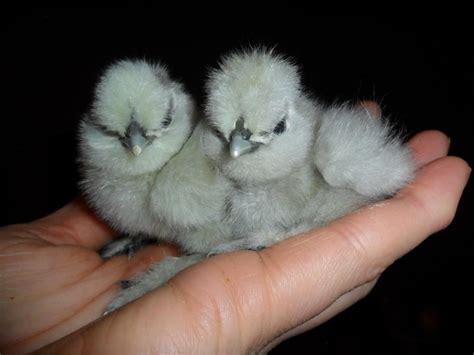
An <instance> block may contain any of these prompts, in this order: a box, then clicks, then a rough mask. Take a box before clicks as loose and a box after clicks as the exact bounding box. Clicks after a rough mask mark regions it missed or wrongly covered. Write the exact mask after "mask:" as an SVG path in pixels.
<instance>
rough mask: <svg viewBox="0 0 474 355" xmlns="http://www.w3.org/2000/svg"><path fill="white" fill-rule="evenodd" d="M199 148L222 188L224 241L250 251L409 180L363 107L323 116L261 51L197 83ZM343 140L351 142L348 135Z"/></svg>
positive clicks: (287, 66)
mask: <svg viewBox="0 0 474 355" xmlns="http://www.w3.org/2000/svg"><path fill="white" fill-rule="evenodd" d="M207 93H208V97H207V103H206V114H207V118H208V120H209V126H210V127H213V129H210V130H208V131H207V132H206V134H205V136H204V141H203V142H204V150H205V152H206V154H207V155H208V156H209V157H210V159H212V160H213V161H214V163H215V164H216V165H217V166H218V168H219V170H220V171H221V172H222V173H223V174H224V175H225V176H226V177H228V178H229V180H231V181H232V183H233V185H234V190H233V192H232V193H231V195H230V197H229V198H228V204H227V208H226V213H227V217H226V218H227V220H228V222H229V224H230V225H231V226H232V231H233V237H234V239H233V241H231V242H224V243H223V244H221V245H220V246H218V247H217V248H214V249H213V250H212V251H211V254H215V253H222V252H226V251H232V250H236V249H259V248H262V247H266V246H268V245H271V244H273V243H275V242H277V241H280V240H282V239H285V238H287V237H289V236H292V235H295V234H298V233H301V232H303V231H306V230H308V229H311V228H314V227H318V226H321V225H323V224H325V223H328V222H329V221H331V220H334V219H335V218H338V217H340V216H342V215H344V214H347V213H348V212H350V211H353V210H355V209H357V208H359V207H361V206H364V205H367V204H368V203H370V202H373V201H376V200H379V199H382V198H384V197H386V196H387V195H390V194H392V193H394V192H396V191H397V190H398V189H400V188H401V187H402V186H403V185H404V184H405V183H407V182H408V181H410V179H411V177H412V175H413V171H414V166H413V162H412V159H411V156H410V152H409V149H408V148H407V147H406V146H404V145H403V144H402V142H401V140H400V139H398V138H397V137H395V136H392V134H391V130H390V129H389V127H388V126H387V125H385V124H384V123H382V121H381V120H378V121H377V120H376V119H374V118H372V117H370V114H369V113H368V112H367V111H365V110H362V109H360V110H358V109H355V108H349V107H345V106H343V107H335V108H330V109H326V108H324V107H322V106H321V105H320V104H319V103H318V102H317V101H316V100H314V99H312V98H310V97H309V96H308V95H307V94H306V93H305V92H304V90H303V88H302V85H301V78H300V74H299V71H298V68H297V67H296V66H295V65H294V64H293V63H291V62H290V61H289V60H287V59H285V58H284V57H282V56H281V55H277V54H275V53H274V52H273V51H271V50H265V49H257V50H250V51H244V52H238V53H233V54H231V55H229V56H227V57H226V58H224V59H223V60H222V62H221V64H220V67H219V69H217V70H215V71H213V72H212V73H211V74H210V77H209V80H208V83H207ZM351 135H352V136H351Z"/></svg>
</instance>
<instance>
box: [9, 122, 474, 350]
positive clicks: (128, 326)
mask: <svg viewBox="0 0 474 355" xmlns="http://www.w3.org/2000/svg"><path fill="white" fill-rule="evenodd" d="M410 145H411V147H412V149H413V151H414V153H415V158H416V161H417V163H418V166H419V167H420V170H419V172H418V174H417V176H416V179H415V181H414V182H413V183H412V184H410V185H409V186H408V187H406V188H405V189H403V190H402V191H401V192H400V193H399V194H397V196H395V197H394V198H392V199H390V200H387V201H384V202H383V203H380V204H377V205H376V206H369V207H368V208H365V209H363V210H361V211H358V212H355V213H353V214H351V215H348V216H345V217H343V218H341V219H340V220H337V221H335V222H333V223H331V224H330V225H328V226H325V227H323V228H320V229H317V230H313V231H309V232H307V233H305V234H303V235H301V236H298V237H295V238H290V239H288V240H285V241H283V242H281V243H279V244H277V245H275V246H273V247H271V248H268V249H265V250H263V251H239V252H233V253H229V254H224V255H219V256H216V257H212V258H210V259H208V260H206V261H204V262H201V263H199V264H197V265H195V266H193V267H191V268H189V269H187V270H186V271H184V272H182V273H180V274H179V275H177V276H176V277H175V278H174V279H173V280H171V281H170V282H168V283H167V284H166V285H164V286H163V287H161V288H159V289H157V290H155V291H153V292H150V293H149V294H147V295H145V296H144V297H142V298H140V299H138V300H136V301H134V302H133V303H130V304H128V305H127V306H125V307H123V308H121V309H119V310H118V311H116V312H114V313H111V314H110V315H108V316H106V317H104V318H101V319H99V320H97V319H98V318H100V317H101V314H102V312H103V310H104V309H105V306H106V305H107V304H108V302H110V300H111V299H112V298H113V296H114V294H115V292H116V291H117V286H116V285H117V281H119V280H122V279H125V278H127V277H128V276H130V275H132V274H134V273H135V272H136V271H138V270H141V269H144V268H146V266H147V265H149V264H150V263H151V262H153V261H156V260H159V259H161V258H162V257H164V256H166V255H169V254H173V253H175V251H174V250H173V249H172V248H171V247H158V246H153V247H149V248H147V249H145V250H143V251H141V252H139V253H138V254H137V255H135V256H134V257H133V258H132V259H130V260H128V259H127V257H126V256H123V257H116V258H112V259H110V260H107V261H104V260H102V259H101V258H100V257H99V255H98V254H97V253H96V250H98V249H99V248H100V247H101V246H102V245H104V244H105V243H106V242H108V241H109V240H110V239H111V238H112V237H113V234H112V232H111V231H110V230H108V229H107V227H105V226H104V225H103V224H102V223H101V222H99V221H98V220H97V219H96V218H95V217H94V216H93V214H92V213H91V212H90V211H89V210H88V209H87V208H86V207H85V206H84V205H83V204H82V203H80V202H73V203H71V204H69V205H68V206H66V207H65V208H63V209H62V210H59V211H58V212H56V213H54V214H53V215H51V216H49V217H46V218H44V219H42V220H38V221H35V222H32V223H30V224H25V225H16V226H7V227H4V228H2V229H1V230H0V285H1V287H0V314H2V317H1V318H0V329H2V333H1V335H0V350H1V351H2V353H21V352H26V351H32V350H35V349H38V348H40V347H42V346H46V345H48V344H49V345H48V346H46V347H45V348H42V349H40V350H39V353H55V354H56V353H65V354H71V353H80V352H82V353H88V354H96V353H97V354H104V353H111V354H112V353H113V354H119V353H145V352H146V353H148V352H154V351H155V352H156V351H158V350H159V352H162V353H168V352H171V351H174V352H182V353H191V352H193V353H229V352H232V353H248V352H258V351H262V352H265V351H267V350H268V349H270V348H271V347H273V346H275V345H276V344H278V343H279V342H281V341H282V340H284V339H285V338H288V337H290V336H292V335H295V334H298V333H300V332H302V331H304V330H307V329H309V328H312V327H315V326H317V325H318V324H321V323H322V322H324V321H325V320H327V319H329V318H331V317H333V316H334V315H336V314H337V313H339V312H340V311H342V310H344V309H346V308H348V307H349V306H350V305H352V304H354V303H355V302H357V301H358V300H359V299H361V298H363V297H364V296H365V295H366V294H367V293H368V292H369V291H370V290H371V289H372V287H373V286H374V284H375V282H376V280H377V278H378V276H379V275H380V274H381V272H383V271H384V270H385V268H386V267H388V266H389V265H390V264H391V263H393V262H394V261H395V260H396V259H398V258H399V257H401V256H402V255H404V254H405V253H407V252H409V251H410V250H412V249H413V248H415V247H416V246H417V245H418V244H420V243H421V242H422V241H423V240H424V239H426V238H427V237H428V236H429V235H430V234H432V233H434V232H436V231H438V230H440V229H442V228H444V227H446V226H447V225H448V224H449V223H450V222H451V220H452V218H453V217H454V213H455V211H456V207H457V204H458V202H459V199H460V196H461V194H462V191H463V188H464V186H465V184H466V183H467V180H468V177H469V173H470V168H469V167H468V166H467V164H466V163H465V162H464V161H463V160H461V159H459V158H455V157H446V155H447V151H448V146H449V140H448V139H447V137H446V136H445V135H443V134H442V133H440V132H435V131H428V132H423V133H420V134H418V135H417V136H415V137H414V138H413V139H412V140H411V141H410ZM390 226H394V228H391V227H390ZM95 320H97V321H95ZM94 321H95V322H94ZM86 325H87V326H86ZM84 326H85V327H84ZM73 332H74V333H73ZM70 333H72V334H70ZM68 334H70V335H69V336H66V335H68ZM63 337H64V338H63ZM60 338H63V339H60ZM58 339H60V340H59V341H56V340H58ZM53 342H54V343H53ZM51 343H53V344H51Z"/></svg>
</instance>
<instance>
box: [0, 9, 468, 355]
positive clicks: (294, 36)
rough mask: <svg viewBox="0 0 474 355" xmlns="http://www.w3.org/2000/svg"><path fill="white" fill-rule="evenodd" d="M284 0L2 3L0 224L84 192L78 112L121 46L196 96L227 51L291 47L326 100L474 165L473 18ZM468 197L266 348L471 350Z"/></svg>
mask: <svg viewBox="0 0 474 355" xmlns="http://www.w3.org/2000/svg"><path fill="white" fill-rule="evenodd" d="M242 7H243V6H242ZM280 10H281V11H278V13H272V14H269V13H267V12H256V11H254V9H248V11H247V12H246V13H241V14H239V13H235V14H233V15H235V17H234V18H233V19H229V18H228V17H229V16H230V15H231V12H232V11H231V10H228V11H226V12H225V13H222V14H221V15H213V16H208V17H200V16H198V15H197V14H196V15H194V17H193V18H192V19H190V18H186V17H184V16H183V13H184V12H185V11H188V12H192V11H191V10H187V9H186V5H184V4H183V5H182V8H181V9H177V10H176V9H175V10H164V9H162V10H158V9H147V10H136V9H121V10H84V9H82V10H58V9H41V10H37V9H36V10H32V9H29V10H11V11H9V12H8V13H5V12H4V13H3V14H2V15H1V16H2V25H1V29H2V30H1V44H0V45H1V48H2V50H1V52H2V55H1V57H2V58H1V68H2V75H1V84H2V96H1V97H2V100H1V108H2V110H1V121H0V122H1V133H2V134H1V138H0V152H1V153H0V154H1V157H2V160H1V161H2V164H1V166H2V168H1V169H2V172H1V178H2V181H1V185H0V186H1V187H2V194H3V196H4V197H3V198H2V199H1V201H2V202H1V203H2V209H4V211H5V212H4V213H2V214H0V218H1V221H0V225H5V224H10V223H17V222H24V221H28V220H31V219H34V218H38V217H41V216H44V215H45V214H47V213H50V212H51V211H54V210H55V209H57V208H59V207H60V206H62V205H64V204H66V203H67V202H68V201H70V200H71V199H72V198H74V197H75V196H77V194H78V191H77V187H76V182H77V172H76V163H75V159H76V152H75V149H76V148H75V146H76V138H75V131H76V127H77V123H78V120H79V118H80V116H81V114H82V113H84V112H85V111H86V110H87V108H88V107H89V105H90V103H91V97H92V95H91V94H92V89H93V87H94V85H95V83H96V81H97V78H98V75H99V74H100V73H101V72H102V70H103V69H104V68H105V67H106V66H107V65H108V64H110V63H111V62H112V61H114V60H116V59H120V58H136V57H139V58H143V57H144V58H148V59H152V60H160V61H161V62H163V63H166V64H167V65H168V67H169V68H170V71H171V73H172V75H173V76H174V77H175V78H177V79H180V80H181V81H182V82H183V83H185V85H186V86H187V88H188V90H189V91H190V92H191V93H192V94H193V95H194V96H195V97H196V99H197V100H198V102H199V103H201V104H202V102H203V98H204V95H203V89H202V88H203V82H204V80H205V78H206V73H207V70H208V69H209V68H210V67H212V66H215V64H216V62H217V59H218V58H219V57H220V56H221V55H223V54H225V53H227V52H228V51H229V50H232V49H235V48H240V47H241V46H246V45H257V44H262V45H268V46H273V45H276V46H277V47H276V48H277V50H278V51H280V52H282V53H285V54H288V55H290V56H292V57H294V58H295V59H296V61H297V62H298V63H299V64H300V65H301V66H302V69H303V73H304V82H305V85H306V87H307V88H308V89H310V90H311V91H312V92H314V93H315V94H316V95H317V96H319V97H320V98H321V99H323V100H324V101H325V102H333V101H335V100H337V101H342V100H353V101H355V100H360V99H374V100H377V101H378V102H379V103H381V105H382V107H383V109H384V112H385V113H386V114H388V115H390V116H391V117H393V119H394V120H396V121H397V122H398V123H399V125H400V126H401V127H404V129H405V132H406V133H407V135H408V136H411V135H413V134H414V133H416V132H418V131H421V130H426V129H439V130H442V131H444V132H445V133H446V134H447V135H448V136H449V137H450V138H451V150H450V153H451V154H452V155H458V156H461V157H463V158H464V159H466V160H467V161H468V162H469V163H470V165H472V139H473V131H472V122H473V117H474V109H473V107H474V106H473V99H474V89H473V83H474V80H473V79H474V78H473V77H474V75H473V65H474V58H473V54H472V51H471V47H472V45H473V36H472V35H471V34H470V31H471V30H472V28H471V27H472V26H471V25H470V24H469V19H464V18H460V17H459V15H457V16H456V17H450V16H448V15H444V16H443V17H439V18H431V17H430V18H425V17H413V18H407V17H393V18H391V17H386V16H364V17H342V16H337V17H318V16H312V15H311V13H312V11H311V10H309V9H304V8H301V9H300V8H283V9H280ZM472 207H473V205H472V184H470V185H469V186H468V188H467V190H466V193H465V195H464V197H463V199H462V201H461V205H460V207H459V210H458V214H457V216H456V219H455V220H454V222H453V223H452V225H451V226H450V227H449V228H448V229H446V230H444V231H443V232H441V233H438V234H436V235H434V236H432V237H431V238H430V239H428V240H427V241H426V242H424V243H423V244H422V245H421V246H420V247H419V248H417V249H416V250H414V251H413V252H411V253H410V254H408V255H407V256H405V257H403V258H402V259H401V260H399V261H398V262H397V263H395V264H394V265H393V266H391V267H390V268H389V269H388V270H387V271H386V272H385V274H384V275H383V276H382V278H381V279H380V281H379V283H378V284H377V286H376V287H375V289H374V291H373V292H372V293H371V294H370V295H369V296H368V297H367V298H366V299H364V300H363V301H361V302H359V303H358V304H357V305H355V306H354V307H352V308H351V309H350V310H347V311H345V312H344V313H342V314H341V315H339V316H337V317H336V318H334V319H332V320H330V321H329V322H327V323H326V324H324V325H322V326H320V327H318V328H317V329H315V330H313V331H310V332H307V333H305V334H303V335H301V336H299V337H296V338H293V339H291V340H288V341H286V342H285V343H283V344H281V345H280V346H279V347H277V348H276V349H275V350H273V352H272V353H273V354H284V353H292V352H294V351H295V349H296V348H298V349H300V353H318V354H359V353H360V354H372V353H373V354H399V353H403V354H425V353H426V354H434V353H439V352H450V353H451V351H453V349H459V350H458V351H460V352H459V353H468V354H471V353H472V351H474V346H473V344H474V341H473V340H472V336H473V334H474V331H473V330H474V326H473V318H472V305H471V302H472V299H473V298H472V293H471V292H470V291H468V287H469V286H471V284H472V279H473V275H472V274H473V272H472V271H473V266H472V265H473V256H474V248H473V233H472V228H471V227H470V225H469V224H468V222H469V220H468V218H472ZM469 216H470V217H469ZM303 349H306V350H303ZM461 349H462V350H463V351H461ZM454 353H457V351H456V352H454Z"/></svg>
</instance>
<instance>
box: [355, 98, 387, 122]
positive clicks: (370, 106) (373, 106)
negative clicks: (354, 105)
mask: <svg viewBox="0 0 474 355" xmlns="http://www.w3.org/2000/svg"><path fill="white" fill-rule="evenodd" d="M358 105H359V106H361V107H363V108H364V109H366V110H367V112H368V113H369V114H370V116H372V117H373V118H381V117H382V108H381V107H380V105H379V104H378V103H376V102H375V101H372V100H363V101H360V102H359V103H358Z"/></svg>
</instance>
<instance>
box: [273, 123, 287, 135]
mask: <svg viewBox="0 0 474 355" xmlns="http://www.w3.org/2000/svg"><path fill="white" fill-rule="evenodd" d="M285 130H286V119H282V120H281V121H280V122H278V124H277V125H276V126H275V128H274V129H273V133H275V134H278V135H280V134H282V133H283V132H285Z"/></svg>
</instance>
